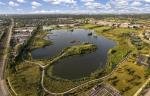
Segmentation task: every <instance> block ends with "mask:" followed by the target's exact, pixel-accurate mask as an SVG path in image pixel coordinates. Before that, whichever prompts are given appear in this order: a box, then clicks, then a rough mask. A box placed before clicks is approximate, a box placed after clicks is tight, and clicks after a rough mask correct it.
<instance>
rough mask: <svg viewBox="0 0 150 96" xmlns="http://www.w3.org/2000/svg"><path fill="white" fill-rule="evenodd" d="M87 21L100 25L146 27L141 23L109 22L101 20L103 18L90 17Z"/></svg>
mask: <svg viewBox="0 0 150 96" xmlns="http://www.w3.org/2000/svg"><path fill="white" fill-rule="evenodd" d="M89 23H91V24H96V25H100V26H111V27H122V28H143V27H146V26H144V25H141V24H131V23H127V22H124V23H117V22H109V21H103V20H95V19H90V20H89Z"/></svg>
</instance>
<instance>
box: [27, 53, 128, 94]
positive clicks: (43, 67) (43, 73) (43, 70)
mask: <svg viewBox="0 0 150 96" xmlns="http://www.w3.org/2000/svg"><path fill="white" fill-rule="evenodd" d="M130 55H131V52H130V53H128V55H127V56H126V57H125V58H124V59H123V60H121V61H120V62H119V64H118V65H117V66H116V68H114V70H113V71H112V72H111V73H110V74H108V75H106V76H104V77H101V78H99V79H94V80H91V81H88V82H85V83H83V84H81V85H79V86H76V87H74V88H71V89H69V90H67V91H65V92H61V93H54V92H51V91H49V90H48V89H46V88H45V86H44V76H45V68H46V67H47V66H49V64H47V65H45V66H43V65H41V64H39V63H36V62H31V61H27V60H25V62H28V63H34V64H36V65H39V66H40V67H41V68H42V79H41V85H42V88H43V89H44V91H45V92H47V93H49V94H51V95H63V94H66V93H68V92H70V91H72V90H75V89H77V88H79V87H81V86H84V85H86V84H89V83H92V82H96V81H99V80H104V79H107V78H108V77H109V76H110V75H112V73H113V72H114V71H115V70H116V69H117V68H118V66H119V65H120V64H122V63H123V62H124V61H126V60H127V58H128V57H129V56H130ZM58 59H59V58H57V59H56V60H58ZM51 62H55V60H52V61H51Z"/></svg>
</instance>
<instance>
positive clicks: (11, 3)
mask: <svg viewBox="0 0 150 96" xmlns="http://www.w3.org/2000/svg"><path fill="white" fill-rule="evenodd" d="M8 4H9V6H11V7H16V6H19V4H18V3H16V2H13V1H9V2H8Z"/></svg>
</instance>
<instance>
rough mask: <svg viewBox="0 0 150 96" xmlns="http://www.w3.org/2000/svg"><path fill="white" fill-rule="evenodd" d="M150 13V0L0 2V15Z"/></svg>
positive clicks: (4, 0) (21, 0)
mask: <svg viewBox="0 0 150 96" xmlns="http://www.w3.org/2000/svg"><path fill="white" fill-rule="evenodd" d="M14 13H17V14H31V13H43V14H44V13H69V14H71V13H72V14H74V13H77V14H81V13H88V14H96V13H117V14H119V13H150V0H0V14H14Z"/></svg>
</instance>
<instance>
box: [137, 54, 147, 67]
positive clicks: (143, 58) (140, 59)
mask: <svg viewBox="0 0 150 96" xmlns="http://www.w3.org/2000/svg"><path fill="white" fill-rule="evenodd" d="M137 64H141V65H145V66H150V56H148V55H147V56H146V55H139V56H138V57H137Z"/></svg>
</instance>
